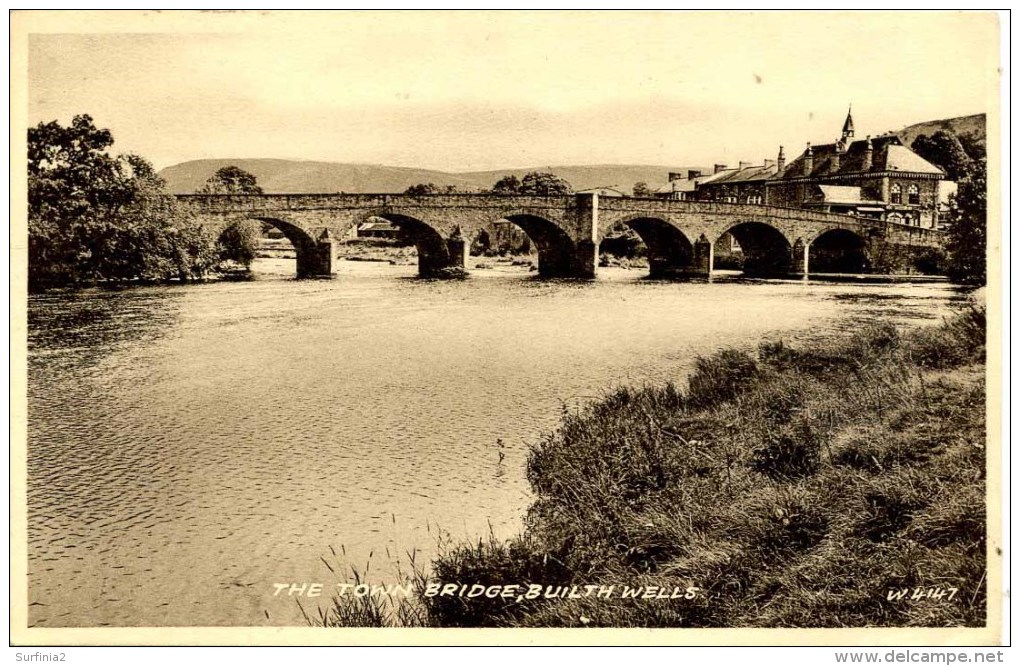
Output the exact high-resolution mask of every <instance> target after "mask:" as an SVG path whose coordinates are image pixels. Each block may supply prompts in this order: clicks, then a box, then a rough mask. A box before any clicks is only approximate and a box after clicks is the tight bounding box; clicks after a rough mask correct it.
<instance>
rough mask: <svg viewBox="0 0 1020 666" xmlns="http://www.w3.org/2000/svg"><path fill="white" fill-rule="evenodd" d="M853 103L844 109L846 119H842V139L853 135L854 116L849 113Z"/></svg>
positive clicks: (850, 137)
mask: <svg viewBox="0 0 1020 666" xmlns="http://www.w3.org/2000/svg"><path fill="white" fill-rule="evenodd" d="M852 108H853V105H851V106H850V107H848V108H847V110H846V120H844V121H843V139H844V140H846V139H852V138H853V136H854V118H853V116H852V115H850V111H851V110H852Z"/></svg>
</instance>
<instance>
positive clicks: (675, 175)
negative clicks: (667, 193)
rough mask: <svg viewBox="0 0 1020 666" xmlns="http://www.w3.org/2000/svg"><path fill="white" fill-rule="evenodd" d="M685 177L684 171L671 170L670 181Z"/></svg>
mask: <svg viewBox="0 0 1020 666" xmlns="http://www.w3.org/2000/svg"><path fill="white" fill-rule="evenodd" d="M683 177H684V175H683V174H682V173H677V172H676V171H670V172H669V182H671V183H672V182H673V181H674V180H680V179H681V178H683Z"/></svg>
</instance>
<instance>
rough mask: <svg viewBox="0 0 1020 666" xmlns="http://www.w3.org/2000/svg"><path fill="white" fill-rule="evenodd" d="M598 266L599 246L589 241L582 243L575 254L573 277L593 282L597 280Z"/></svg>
mask: <svg viewBox="0 0 1020 666" xmlns="http://www.w3.org/2000/svg"><path fill="white" fill-rule="evenodd" d="M598 265H599V246H598V245H596V244H595V243H594V242H593V241H590V240H587V239H585V240H582V241H580V242H579V243H578V244H577V250H576V251H575V253H574V270H573V277H578V278H582V279H585V280H593V279H595V272H596V271H597V270H598Z"/></svg>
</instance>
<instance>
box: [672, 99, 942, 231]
mask: <svg viewBox="0 0 1020 666" xmlns="http://www.w3.org/2000/svg"><path fill="white" fill-rule="evenodd" d="M713 176H714V177H710V178H707V179H704V180H703V181H701V182H697V183H696V184H695V191H694V193H693V195H691V196H687V197H685V198H689V199H697V200H700V201H721V202H728V203H741V204H747V203H752V204H754V203H757V204H765V205H769V206H782V207H785V208H811V209H814V210H818V211H820V212H827V213H843V214H848V215H857V216H860V217H868V218H873V219H878V220H883V221H888V222H894V223H900V224H907V225H913V226H919V227H924V228H938V227H939V219H938V216H939V202H940V200H944V199H945V191H948V189H949V188H947V187H946V186H947V185H951V184H948V183H945V182H943V180H944V178H945V173H944V172H943V171H942V170H941V169H939V168H938V167H936V166H935V165H933V164H931V163H930V162H928V161H927V160H925V159H924V158H922V157H921V156H920V155H918V154H917V153H915V152H914V151H913V150H911V149H910V148H908V147H907V146H905V145H903V143H902V141H900V139H899V137H897V136H896V135H894V134H890V135H885V136H879V137H876V138H874V139H873V138H871V137H870V136H869V137H867V138H865V139H864V140H855V139H854V122H853V117H852V116H851V114H850V113H849V112H847V116H846V120H845V121H844V123H843V130H842V134H841V136H840V138H839V140H838V141H834V142H833V143H828V144H821V145H815V146H812V145H811V144H810V143H809V144H808V145H807V148H806V149H805V150H804V152H803V153H802V154H801V155H799V156H798V157H797V158H796V159H794V160H793V161H792V162H790V163H789V164H787V163H786V156H785V153H784V151H783V147H782V146H780V148H779V155H778V156H777V159H776V160H774V161H773V160H765V161H764V163H763V164H761V165H751V164H750V163H747V162H741V163H740V166H739V167H738V168H737V169H726V168H725V167H723V169H722V170H721V171H720V170H718V168H717V172H716V174H713Z"/></svg>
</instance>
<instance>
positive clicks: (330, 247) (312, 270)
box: [296, 229, 336, 278]
mask: <svg viewBox="0 0 1020 666" xmlns="http://www.w3.org/2000/svg"><path fill="white" fill-rule="evenodd" d="M296 250H297V276H298V278H332V277H334V276H335V275H336V241H335V240H334V239H333V235H332V234H330V233H329V229H323V230H322V233H321V234H320V235H319V237H318V239H316V241H315V243H314V244H310V246H309V247H305V248H296Z"/></svg>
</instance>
